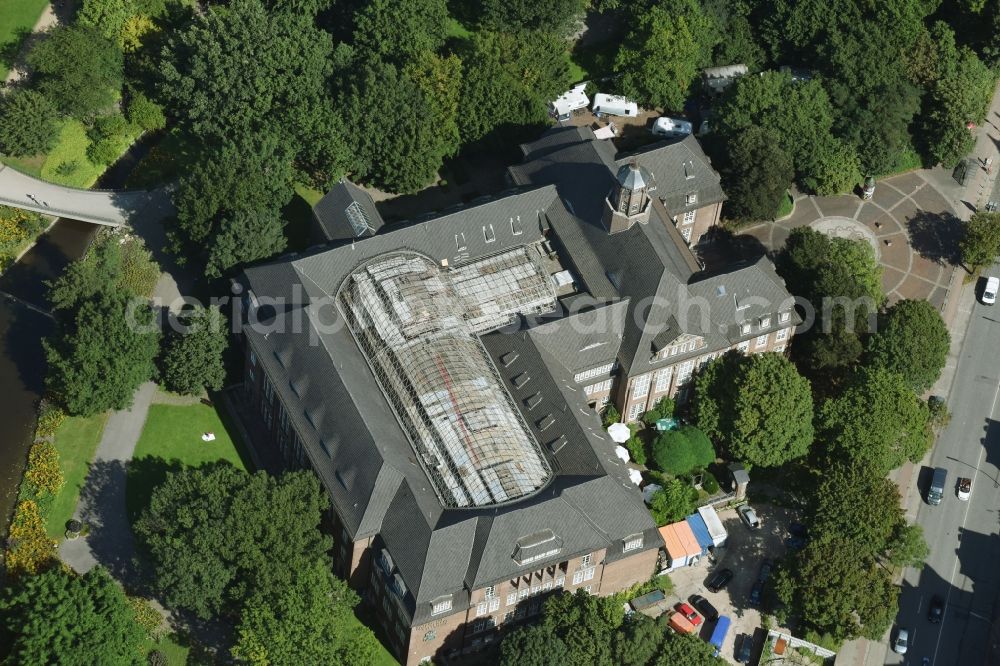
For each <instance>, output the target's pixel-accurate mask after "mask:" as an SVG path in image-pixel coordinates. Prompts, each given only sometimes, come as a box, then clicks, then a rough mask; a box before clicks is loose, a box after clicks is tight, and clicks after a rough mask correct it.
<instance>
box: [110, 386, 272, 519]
mask: <svg viewBox="0 0 1000 666" xmlns="http://www.w3.org/2000/svg"><path fill="white" fill-rule="evenodd" d="M206 432H213V433H215V441H212V442H203V441H202V440H201V436H202V434H203V433H206ZM221 460H224V461H228V462H230V463H232V464H233V465H235V466H236V467H239V468H241V469H252V467H253V466H252V465H251V464H250V462H249V458H248V456H247V455H246V454H245V452H244V451H243V450H242V447H241V446H240V445H238V444H237V443H236V442H234V440H233V437H232V436H231V435H230V433H229V432H228V431H227V430H226V427H225V425H224V424H223V422H222V419H221V418H220V416H219V413H218V412H217V411H216V409H215V408H214V407H211V406H208V405H205V404H202V403H196V404H192V405H152V406H150V408H149V416H147V417H146V425H145V426H144V427H143V429H142V435H141V436H140V437H139V442H138V443H137V444H136V446H135V452H134V453H133V454H132V461H131V462H130V463H129V466H128V476H127V481H126V485H125V504H126V506H127V508H128V514H129V517H130V518H131V519H132V520H135V518H136V517H137V516H138V515H139V513H140V512H141V511H142V510H143V508H145V506H146V505H147V504H148V502H149V496H150V493H151V492H152V490H153V488H154V487H155V486H157V485H158V484H159V483H160V482H161V481H163V479H164V478H165V477H166V475H167V473H168V472H170V471H174V470H179V469H181V468H182V467H199V466H201V465H204V464H206V463H211V462H217V461H221Z"/></svg>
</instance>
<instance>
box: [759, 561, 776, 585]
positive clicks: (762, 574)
mask: <svg viewBox="0 0 1000 666" xmlns="http://www.w3.org/2000/svg"><path fill="white" fill-rule="evenodd" d="M773 569H774V564H772V562H771V560H761V562H760V571H758V572H757V580H759V581H760V582H762V583H766V582H767V581H768V580H770V579H771V571H772V570H773Z"/></svg>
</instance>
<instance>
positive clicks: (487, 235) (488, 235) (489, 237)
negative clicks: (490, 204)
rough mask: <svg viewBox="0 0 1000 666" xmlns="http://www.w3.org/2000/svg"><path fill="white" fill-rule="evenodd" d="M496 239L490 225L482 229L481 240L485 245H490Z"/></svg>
mask: <svg viewBox="0 0 1000 666" xmlns="http://www.w3.org/2000/svg"><path fill="white" fill-rule="evenodd" d="M496 239H497V235H496V232H494V231H493V225H492V224H487V225H486V226H485V227H483V240H485V241H486V242H487V243H492V242H493V241H495V240H496Z"/></svg>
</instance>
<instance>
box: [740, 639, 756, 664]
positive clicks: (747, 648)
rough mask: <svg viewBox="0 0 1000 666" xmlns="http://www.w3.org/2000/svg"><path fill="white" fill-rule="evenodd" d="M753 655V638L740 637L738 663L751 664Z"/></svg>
mask: <svg viewBox="0 0 1000 666" xmlns="http://www.w3.org/2000/svg"><path fill="white" fill-rule="evenodd" d="M752 653H753V636H751V635H750V634H743V635H742V636H741V637H740V648H739V650H737V651H736V661H738V662H739V663H741V664H749V663H750V655H751V654H752Z"/></svg>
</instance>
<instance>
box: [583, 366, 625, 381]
mask: <svg viewBox="0 0 1000 666" xmlns="http://www.w3.org/2000/svg"><path fill="white" fill-rule="evenodd" d="M614 369H615V364H614V363H608V364H607V365H602V366H600V367H598V368H591V369H590V370H584V371H583V372H578V373H576V374H575V375H573V381H575V382H582V381H584V380H586V379H593V378H594V377H599V376H600V375H606V374H608V373H609V372H611V371H612V370H614Z"/></svg>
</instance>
